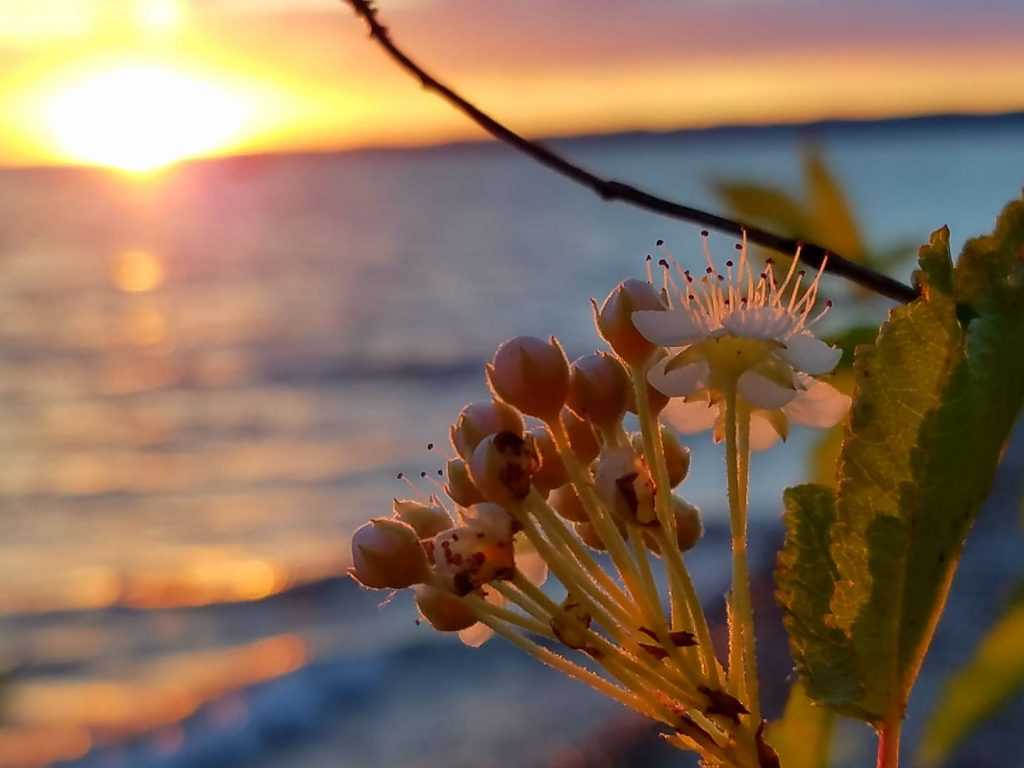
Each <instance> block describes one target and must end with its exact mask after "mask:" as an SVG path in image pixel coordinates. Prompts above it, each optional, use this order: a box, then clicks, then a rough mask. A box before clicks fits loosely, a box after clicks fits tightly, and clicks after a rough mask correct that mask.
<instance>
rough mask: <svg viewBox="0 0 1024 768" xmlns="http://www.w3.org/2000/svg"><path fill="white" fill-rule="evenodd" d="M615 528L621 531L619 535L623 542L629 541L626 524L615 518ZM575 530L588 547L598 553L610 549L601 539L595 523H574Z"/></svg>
mask: <svg viewBox="0 0 1024 768" xmlns="http://www.w3.org/2000/svg"><path fill="white" fill-rule="evenodd" d="M615 526H616V527H617V528H618V529H619V535H620V536H622V538H623V540H624V541H629V529H628V528H627V527H626V524H625V523H624V522H622V521H621V520H619V519H618V518H615ZM573 528H574V529H575V530H576V535H577V536H579V537H580V540H581V541H582V542H583V543H584V544H586V545H587V546H588V547H590V548H591V549H596V550H597V551H598V552H605V551H607V549H608V547H606V546H605V544H604V539H602V538H601V535H600V534H599V533H598V532H597V528H595V527H594V524H593V523H573Z"/></svg>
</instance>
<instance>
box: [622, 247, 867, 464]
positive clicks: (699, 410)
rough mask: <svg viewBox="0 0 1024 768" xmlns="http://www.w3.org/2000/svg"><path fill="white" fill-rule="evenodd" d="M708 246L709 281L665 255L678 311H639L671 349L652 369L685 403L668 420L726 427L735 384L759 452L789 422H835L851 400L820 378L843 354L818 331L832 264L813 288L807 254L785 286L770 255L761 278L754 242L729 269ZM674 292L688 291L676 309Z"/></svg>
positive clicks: (655, 337)
mask: <svg viewBox="0 0 1024 768" xmlns="http://www.w3.org/2000/svg"><path fill="white" fill-rule="evenodd" d="M704 245H705V248H704V254H705V259H706V262H707V267H706V269H705V272H704V275H703V276H702V277H700V278H694V277H693V276H692V275H691V274H690V272H689V271H684V270H681V269H680V268H679V267H678V266H675V272H676V275H675V276H673V274H672V271H671V269H672V267H671V266H670V265H669V262H668V261H666V260H664V259H662V261H661V264H662V266H663V267H665V289H664V290H663V292H662V295H663V296H664V297H665V298H666V299H667V301H668V303H669V307H668V308H667V309H665V310H661V311H658V310H654V311H650V310H647V311H639V312H634V313H633V323H634V325H635V326H636V328H637V330H639V331H640V333H641V334H643V336H644V337H645V338H647V339H649V340H650V341H651V342H653V343H655V344H658V345H659V346H662V347H666V348H668V352H669V354H668V356H667V357H665V358H663V359H661V360H659V361H658V362H656V363H655V364H654V365H653V366H652V367H651V369H650V371H649V374H648V380H649V381H650V383H651V384H652V385H653V386H654V387H655V388H656V389H658V390H659V391H661V392H662V393H664V394H666V395H668V396H670V397H681V398H683V399H684V401H683V402H681V403H680V402H675V403H673V404H672V405H670V406H669V410H668V411H667V412H666V419H667V420H668V421H669V422H670V423H672V424H673V425H674V426H676V427H677V428H678V429H679V430H680V431H682V432H695V431H700V430H702V429H709V428H711V427H714V426H715V425H716V423H717V424H719V425H720V422H721V411H722V401H723V398H724V393H725V392H726V391H729V390H730V389H731V388H732V387H735V389H736V392H737V396H738V397H739V398H741V399H742V400H743V401H744V402H745V403H746V404H747V405H748V406H749V407H750V409H751V412H752V413H751V416H752V421H751V447H752V448H754V449H755V450H759V449H763V448H765V447H768V446H769V445H771V444H772V443H774V442H775V440H776V439H778V437H780V436H781V437H783V438H784V437H785V436H786V432H787V430H788V422H789V421H790V420H792V421H793V422H796V423H798V424H804V425H808V426H816V427H827V426H832V425H834V424H836V423H837V422H838V421H839V420H841V419H842V418H843V416H844V415H845V414H846V412H847V410H848V409H849V406H850V398H849V397H847V396H846V395H844V394H842V393H841V392H839V391H838V390H836V389H835V388H834V387H832V386H831V385H829V384H826V383H825V382H822V381H818V380H817V379H815V378H813V377H814V376H817V375H821V374H826V373H829V372H831V371H832V370H833V369H834V368H835V366H836V364H837V363H838V362H839V359H840V357H841V356H842V350H841V349H838V348H835V347H832V346H829V345H828V344H826V343H825V342H823V341H821V340H820V339H818V338H817V337H816V336H815V335H814V333H812V331H811V328H812V326H813V325H814V324H815V323H816V322H817V321H818V320H820V319H821V318H822V317H823V316H824V315H825V313H826V312H828V309H829V307H830V306H831V302H826V303H825V306H824V308H823V309H821V310H820V311H818V312H817V313H816V314H812V313H814V310H815V302H816V299H817V296H818V286H819V283H820V281H821V275H822V273H823V271H824V268H825V265H824V263H823V264H822V266H821V269H819V271H818V273H817V275H816V276H815V277H814V279H813V280H812V281H811V282H810V285H808V286H807V287H806V288H804V287H803V286H802V283H803V277H804V274H805V273H804V271H803V270H800V269H798V264H799V258H800V254H799V251H798V252H797V254H796V255H795V256H794V258H793V261H792V264H791V265H790V268H789V270H788V271H787V273H786V276H785V279H783V280H782V281H781V282H779V281H777V280H776V278H775V273H774V265H773V264H772V262H771V260H769V261H768V264H767V266H766V267H765V270H764V271H763V272H761V273H760V274H759V275H756V276H755V274H754V271H753V269H752V267H751V265H750V261H749V260H748V258H747V248H746V243H745V242H744V244H743V245H742V247H741V250H740V256H739V262H738V264H734V263H733V262H732V261H727V262H726V264H725V267H726V269H725V273H724V274H723V273H721V272H719V271H718V269H717V267H716V265H715V263H714V261H713V260H712V258H711V255H710V252H709V250H708V248H707V240H706V238H705V240H704ZM676 278H678V282H677V280H676ZM680 284H681V285H682V290H681V289H680V288H679V285H680ZM673 294H675V295H677V296H678V297H679V302H678V304H676V305H673V304H672V296H673ZM716 432H721V426H719V427H718V428H717V429H716Z"/></svg>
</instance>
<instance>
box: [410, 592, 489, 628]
mask: <svg viewBox="0 0 1024 768" xmlns="http://www.w3.org/2000/svg"><path fill="white" fill-rule="evenodd" d="M416 607H417V608H419V609H420V614H421V615H422V616H423V618H424V619H426V620H427V621H428V622H430V625H431V626H432V627H433V628H434V629H436V630H438V631H439V632H459V631H460V630H463V629H466V628H468V627H471V626H473V625H474V624H476V623H477V618H476V614H475V613H473V609H472V608H470V607H469V606H468V605H466V603H465V602H464V601H463V600H462V599H460V598H458V597H456V596H455V595H453V594H452V593H451V592H445V591H444V590H443V589H438V588H437V587H431V586H429V585H427V584H420V585H418V586H417V587H416Z"/></svg>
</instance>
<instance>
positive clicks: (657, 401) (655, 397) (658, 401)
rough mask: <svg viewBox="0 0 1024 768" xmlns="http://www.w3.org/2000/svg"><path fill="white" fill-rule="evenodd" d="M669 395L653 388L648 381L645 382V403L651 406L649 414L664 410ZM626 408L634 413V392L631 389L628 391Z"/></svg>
mask: <svg viewBox="0 0 1024 768" xmlns="http://www.w3.org/2000/svg"><path fill="white" fill-rule="evenodd" d="M668 401H669V397H668V395H666V394H664V393H663V392H661V391H659V390H657V389H655V388H654V387H652V386H651V383H650V382H647V404H648V405H649V406H650V408H651V415H652V416H657V415H658V414H659V413H661V412H662V411H664V410H665V406H667V405H668ZM626 410H627V411H629V412H630V413H636V412H637V411H636V393H635V392H634V391H633V389H630V391H629V402H628V403H627V404H626Z"/></svg>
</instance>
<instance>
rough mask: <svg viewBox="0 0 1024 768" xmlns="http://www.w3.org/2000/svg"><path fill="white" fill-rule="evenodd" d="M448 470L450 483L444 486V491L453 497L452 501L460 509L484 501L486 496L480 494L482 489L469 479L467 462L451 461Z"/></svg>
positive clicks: (460, 460)
mask: <svg viewBox="0 0 1024 768" xmlns="http://www.w3.org/2000/svg"><path fill="white" fill-rule="evenodd" d="M447 470H448V482H447V483H446V484H445V486H444V491H445V493H447V494H448V495H449V496H450V497H451V499H452V501H454V502H455V503H456V504H458V505H459V506H460V507H471V506H473V505H474V504H479V503H480V502H481V501H483V500H484V495H483V494H482V493H480V489H479V488H477V487H476V486H475V485H474V484H473V481H472V480H471V479H470V478H469V467H467V466H466V462H465V461H463V460H462V459H451V460H450V461H449V462H448V467H447Z"/></svg>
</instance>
